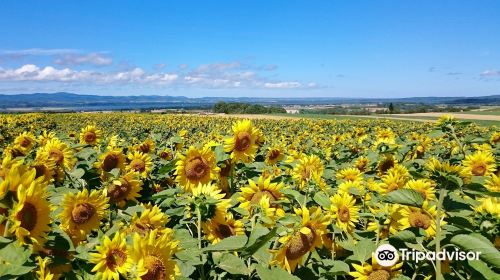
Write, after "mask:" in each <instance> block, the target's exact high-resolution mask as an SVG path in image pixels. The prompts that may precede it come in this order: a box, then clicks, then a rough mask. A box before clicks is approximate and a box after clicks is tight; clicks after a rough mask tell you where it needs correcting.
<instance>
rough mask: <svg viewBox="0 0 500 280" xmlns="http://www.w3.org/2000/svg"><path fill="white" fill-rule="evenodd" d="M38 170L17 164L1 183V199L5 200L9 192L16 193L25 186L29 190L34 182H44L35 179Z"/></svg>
mask: <svg viewBox="0 0 500 280" xmlns="http://www.w3.org/2000/svg"><path fill="white" fill-rule="evenodd" d="M35 177H36V170H35V169H34V168H30V167H28V166H26V165H24V164H15V165H13V166H11V167H10V169H9V170H8V171H7V173H6V174H5V177H4V180H3V181H1V182H0V199H1V198H3V197H4V196H5V195H6V194H7V192H9V191H10V192H13V193H16V192H17V191H18V189H19V187H21V186H24V188H25V189H26V188H28V187H29V186H30V185H31V183H32V182H33V181H35V180H36V181H38V182H40V181H42V179H35Z"/></svg>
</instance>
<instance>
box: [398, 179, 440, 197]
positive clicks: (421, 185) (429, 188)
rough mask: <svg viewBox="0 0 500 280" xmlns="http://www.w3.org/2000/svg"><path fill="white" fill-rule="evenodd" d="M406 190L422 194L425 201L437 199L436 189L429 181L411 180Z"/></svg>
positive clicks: (407, 183)
mask: <svg viewBox="0 0 500 280" xmlns="http://www.w3.org/2000/svg"><path fill="white" fill-rule="evenodd" d="M405 188H408V189H412V190H415V191H417V192H419V193H421V194H422V196H423V197H424V199H425V200H429V201H432V200H434V199H436V189H434V186H433V185H432V182H431V181H429V180H422V179H418V180H413V179H412V180H410V181H408V182H406V185H405Z"/></svg>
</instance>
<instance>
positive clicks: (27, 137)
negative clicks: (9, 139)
mask: <svg viewBox="0 0 500 280" xmlns="http://www.w3.org/2000/svg"><path fill="white" fill-rule="evenodd" d="M35 143H36V139H35V136H34V135H33V134H32V133H29V132H26V131H25V132H23V133H21V134H19V136H17V137H16V139H14V145H15V146H16V147H19V148H20V149H21V150H22V151H23V153H24V154H26V153H27V152H29V151H31V150H32V149H33V147H34V146H35Z"/></svg>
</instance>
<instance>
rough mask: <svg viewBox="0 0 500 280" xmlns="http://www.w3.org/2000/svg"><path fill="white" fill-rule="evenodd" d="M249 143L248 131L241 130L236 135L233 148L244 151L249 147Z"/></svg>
mask: <svg viewBox="0 0 500 280" xmlns="http://www.w3.org/2000/svg"><path fill="white" fill-rule="evenodd" d="M250 144H251V138H250V134H249V133H248V132H246V131H242V132H239V133H238V134H237V135H236V143H235V149H236V150H237V151H240V152H243V151H246V150H247V149H248V148H249V147H250Z"/></svg>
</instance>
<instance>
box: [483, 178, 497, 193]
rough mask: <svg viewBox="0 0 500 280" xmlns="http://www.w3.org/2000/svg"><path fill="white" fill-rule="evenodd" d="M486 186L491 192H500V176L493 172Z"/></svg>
mask: <svg viewBox="0 0 500 280" xmlns="http://www.w3.org/2000/svg"><path fill="white" fill-rule="evenodd" d="M484 186H485V187H486V188H487V189H488V190H489V191H490V192H500V177H499V176H497V175H496V174H491V178H489V179H488V180H487V181H486V183H485V184H484Z"/></svg>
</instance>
